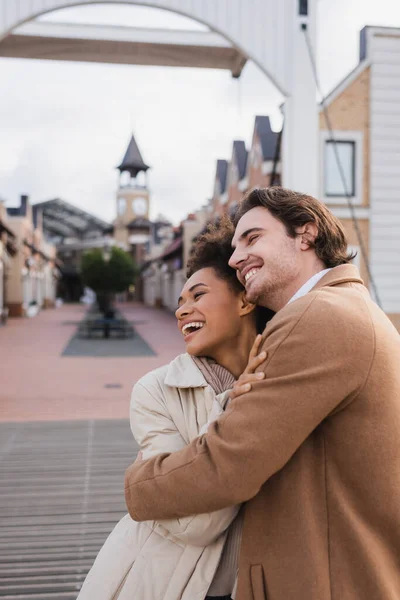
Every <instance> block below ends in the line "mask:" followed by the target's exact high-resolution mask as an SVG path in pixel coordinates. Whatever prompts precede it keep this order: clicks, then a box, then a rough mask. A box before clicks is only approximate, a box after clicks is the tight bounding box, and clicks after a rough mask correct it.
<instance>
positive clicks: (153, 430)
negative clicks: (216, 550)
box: [130, 383, 240, 546]
mask: <svg viewBox="0 0 400 600" xmlns="http://www.w3.org/2000/svg"><path fill="white" fill-rule="evenodd" d="M161 396H162V391H161V389H160V387H158V386H152V387H151V390H150V389H149V388H147V387H145V386H144V385H143V384H141V383H137V384H136V385H135V386H134V388H133V391H132V397H131V409H130V420H131V429H132V433H133V435H134V438H135V439H136V441H137V442H138V444H139V446H140V449H141V450H142V451H143V457H144V458H145V459H146V458H150V457H153V456H156V455H158V454H159V453H160V452H165V451H167V452H174V451H177V450H180V449H181V448H184V447H185V446H186V442H185V440H184V439H183V437H182V436H181V434H180V433H179V431H178V429H177V427H176V425H175V424H174V422H173V420H172V419H171V416H170V415H169V413H168V411H167V409H166V407H165V404H164V403H163V402H162V398H161ZM239 508H240V507H239V506H230V507H226V508H223V509H220V510H217V511H214V512H211V513H204V514H198V515H194V516H193V515H191V516H186V517H182V518H173V519H164V520H157V524H156V525H155V527H156V528H157V529H159V530H160V532H161V533H163V530H167V532H168V533H170V534H172V535H173V536H174V537H175V538H177V539H178V540H180V541H182V542H183V543H185V544H188V545H192V546H208V545H209V544H211V543H212V542H213V541H214V540H216V539H217V538H218V537H219V536H220V535H221V533H223V532H224V531H225V530H226V529H227V528H228V527H229V525H230V524H231V522H232V521H233V519H234V518H235V517H236V515H237V513H238V512H239Z"/></svg>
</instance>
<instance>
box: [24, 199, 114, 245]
mask: <svg viewBox="0 0 400 600" xmlns="http://www.w3.org/2000/svg"><path fill="white" fill-rule="evenodd" d="M32 210H33V213H34V218H35V219H36V218H37V215H38V213H42V216H43V232H44V234H45V236H46V237H48V238H53V239H55V240H56V241H57V242H62V241H64V239H65V238H77V239H80V240H83V239H84V238H94V237H98V236H102V235H103V234H104V232H106V231H107V230H109V228H110V224H109V223H107V222H106V221H103V220H102V219H99V218H98V217H95V216H94V215H91V214H90V213H88V212H86V211H84V210H82V209H81V208H78V207H76V206H74V205H73V204H70V203H69V202H65V200H61V199H60V198H55V199H54V200H47V201H45V202H39V203H38V204H34V205H33V206H32Z"/></svg>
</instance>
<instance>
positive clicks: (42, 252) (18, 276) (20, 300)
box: [4, 196, 58, 317]
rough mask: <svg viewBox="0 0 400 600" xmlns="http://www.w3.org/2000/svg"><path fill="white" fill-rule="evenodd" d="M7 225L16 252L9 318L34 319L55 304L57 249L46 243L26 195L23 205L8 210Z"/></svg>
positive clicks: (8, 293)
mask: <svg viewBox="0 0 400 600" xmlns="http://www.w3.org/2000/svg"><path fill="white" fill-rule="evenodd" d="M7 224H8V225H9V227H10V229H11V230H12V232H13V234H14V236H15V248H16V252H15V254H14V256H13V258H12V261H10V263H9V265H8V269H7V275H6V278H5V286H4V287H5V297H6V303H5V305H6V307H7V309H8V314H9V316H10V317H22V316H34V315H35V314H37V312H38V311H39V310H40V309H41V308H49V307H52V306H54V303H55V297H56V284H57V277H58V269H57V267H56V249H55V247H54V246H53V245H52V244H49V243H47V242H46V241H45V239H44V236H43V223H42V220H41V215H40V213H39V212H36V211H34V210H33V209H32V206H31V205H30V202H29V198H28V197H27V196H21V200H20V206H18V207H15V208H7Z"/></svg>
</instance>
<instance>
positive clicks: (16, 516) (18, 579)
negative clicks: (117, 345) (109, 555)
mask: <svg viewBox="0 0 400 600" xmlns="http://www.w3.org/2000/svg"><path fill="white" fill-rule="evenodd" d="M123 310H124V313H125V315H126V317H127V318H128V319H129V320H131V321H135V322H137V323H136V325H135V326H136V328H137V330H138V332H139V334H140V335H141V336H142V337H143V338H144V339H145V340H146V342H147V343H148V344H149V345H150V346H151V348H153V350H154V351H155V352H156V353H157V354H156V356H154V357H148V356H147V357H134V358H132V357H129V358H102V357H93V358H90V357H71V356H62V355H61V354H62V351H63V349H64V347H65V346H66V344H67V343H68V341H69V339H70V338H71V336H72V335H73V333H74V330H75V327H76V325H75V323H76V322H78V321H79V320H80V319H81V318H82V317H83V315H84V312H85V309H84V308H83V307H80V306H64V307H61V308H59V309H56V310H48V311H43V312H42V313H41V314H39V315H38V316H37V317H35V318H34V319H25V320H17V319H15V320H11V321H9V323H8V325H7V326H6V327H5V328H1V329H0V421H2V422H0V600H11V599H12V600H17V599H19V600H44V599H47V600H61V599H64V600H74V599H75V598H76V596H77V593H78V590H79V588H80V586H81V584H82V581H83V579H84V577H85V575H86V573H87V571H88V569H89V568H90V566H91V564H92V563H93V560H94V557H95V556H96V554H97V552H98V549H99V548H100V546H101V544H102V543H103V541H104V539H105V538H106V536H107V535H108V533H109V531H110V530H111V529H112V527H113V526H114V524H115V523H116V522H117V521H118V519H119V518H120V517H121V516H122V515H123V514H124V513H125V512H126V510H125V503H124V498H123V474H124V471H125V468H126V467H127V466H128V465H129V464H130V463H131V462H132V461H133V460H134V458H135V456H136V452H137V447H136V445H135V442H134V440H133V438H132V435H131V432H130V429H129V421H128V420H127V417H128V411H129V396H130V390H131V387H132V384H133V383H134V382H135V381H136V380H137V379H138V378H139V377H140V376H141V375H143V374H144V373H146V372H147V371H149V370H151V369H153V368H156V367H157V366H160V365H162V364H165V363H166V362H168V361H170V360H171V359H172V358H173V357H174V356H176V355H177V354H179V353H180V352H182V350H183V344H182V341H181V338H180V335H179V333H178V331H177V328H176V324H175V320H174V318H173V317H172V316H171V315H169V314H167V313H165V312H163V311H158V310H151V309H147V308H144V307H142V306H140V305H137V306H135V307H129V306H125V307H123ZM93 600H96V599H93Z"/></svg>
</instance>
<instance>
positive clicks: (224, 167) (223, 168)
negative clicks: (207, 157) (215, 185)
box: [215, 159, 228, 194]
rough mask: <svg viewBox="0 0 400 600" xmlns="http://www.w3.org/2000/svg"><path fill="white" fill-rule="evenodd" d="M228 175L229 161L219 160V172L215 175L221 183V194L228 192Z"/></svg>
mask: <svg viewBox="0 0 400 600" xmlns="http://www.w3.org/2000/svg"><path fill="white" fill-rule="evenodd" d="M227 173H228V161H227V160H223V159H218V160H217V172H216V174H215V177H216V179H217V180H218V181H219V187H220V190H221V194H223V193H224V192H225V190H226V175H227Z"/></svg>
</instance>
